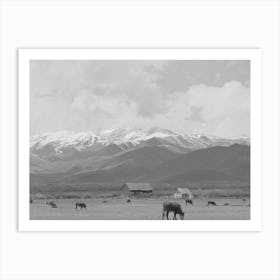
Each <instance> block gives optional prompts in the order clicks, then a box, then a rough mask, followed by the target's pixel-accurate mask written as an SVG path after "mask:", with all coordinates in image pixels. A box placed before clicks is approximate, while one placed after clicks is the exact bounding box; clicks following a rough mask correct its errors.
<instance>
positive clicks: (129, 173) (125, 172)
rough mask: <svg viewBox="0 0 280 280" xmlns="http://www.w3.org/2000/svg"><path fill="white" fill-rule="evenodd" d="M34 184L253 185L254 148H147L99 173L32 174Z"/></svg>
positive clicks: (124, 156)
mask: <svg viewBox="0 0 280 280" xmlns="http://www.w3.org/2000/svg"><path fill="white" fill-rule="evenodd" d="M31 178H32V180H31V181H33V183H34V182H35V181H37V182H41V183H43V182H50V181H52V182H64V183H69V184H83V183H92V184H94V183H122V182H124V181H135V182H137V181H145V182H146V181H149V182H157V183H159V182H162V183H170V184H182V183H184V184H185V183H186V182H203V183H205V182H207V183H211V182H246V183H249V182H250V147H249V146H247V145H240V144H234V145H231V146H229V147H220V146H217V147H210V148H205V149H200V150H197V151H193V152H189V153H185V154H182V153H177V152H174V151H171V150H169V149H168V148H166V147H143V148H139V149H137V150H133V151H129V152H126V153H124V154H120V155H117V156H115V157H113V158H112V159H111V160H109V161H104V163H103V165H101V166H99V169H98V170H95V171H88V172H84V171H81V169H79V170H77V173H72V174H71V173H68V174H67V176H66V175H65V174H61V175H59V174H56V175H52V174H49V175H47V174H31Z"/></svg>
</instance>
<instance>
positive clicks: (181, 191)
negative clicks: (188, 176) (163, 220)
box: [174, 188, 193, 199]
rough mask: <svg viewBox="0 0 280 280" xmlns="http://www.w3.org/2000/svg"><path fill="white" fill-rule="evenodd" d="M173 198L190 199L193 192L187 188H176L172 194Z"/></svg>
mask: <svg viewBox="0 0 280 280" xmlns="http://www.w3.org/2000/svg"><path fill="white" fill-rule="evenodd" d="M174 197H175V198H184V199H192V198H193V194H192V192H191V191H190V189H189V188H178V189H177V191H176V192H175V194H174Z"/></svg>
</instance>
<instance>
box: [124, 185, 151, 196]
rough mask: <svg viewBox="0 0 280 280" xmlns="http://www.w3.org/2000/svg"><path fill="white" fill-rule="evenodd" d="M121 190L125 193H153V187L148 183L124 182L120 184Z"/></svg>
mask: <svg viewBox="0 0 280 280" xmlns="http://www.w3.org/2000/svg"><path fill="white" fill-rule="evenodd" d="M121 190H122V192H123V193H125V194H126V195H130V194H133V195H135V194H152V193H153V187H152V186H151V185H150V184H148V183H125V184H124V185H123V186H122V188H121Z"/></svg>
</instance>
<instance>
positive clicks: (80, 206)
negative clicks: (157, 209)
mask: <svg viewBox="0 0 280 280" xmlns="http://www.w3.org/2000/svg"><path fill="white" fill-rule="evenodd" d="M242 201H243V202H246V199H245V198H243V199H242ZM126 202H127V203H131V199H130V198H128V199H127V200H126ZM30 203H33V199H30ZM103 203H104V201H103ZM185 203H186V205H188V204H190V205H192V206H194V203H193V200H192V199H186V200H185ZM46 205H49V206H50V207H52V208H58V207H57V204H56V203H55V202H54V201H47V202H46ZM229 205H230V204H229V203H224V204H223V206H229ZM75 206H76V207H75V208H74V209H75V210H87V206H86V204H85V203H84V202H77V203H76V204H75ZM206 206H217V203H216V202H215V201H212V200H209V201H208V202H207V204H206ZM248 206H250V204H248ZM170 212H171V213H173V220H177V215H179V217H180V219H181V220H183V219H184V216H185V213H184V212H183V210H182V207H181V204H179V203H177V202H169V201H165V202H163V207H162V220H164V218H165V217H166V219H167V220H169V213H170Z"/></svg>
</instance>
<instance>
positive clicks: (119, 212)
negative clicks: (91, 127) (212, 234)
mask: <svg viewBox="0 0 280 280" xmlns="http://www.w3.org/2000/svg"><path fill="white" fill-rule="evenodd" d="M53 200H54V201H55V203H56V204H57V206H58V208H51V207H50V206H48V205H46V199H42V198H41V199H35V200H34V202H33V203H31V204H30V219H32V220H161V215H162V203H163V202H164V201H165V200H167V198H165V197H153V198H145V199H143V198H139V199H133V198H132V201H131V203H130V204H128V203H126V200H125V199H124V198H122V197H114V196H112V197H108V198H105V199H104V198H88V199H79V198H68V199H65V198H58V199H53ZM168 200H170V201H177V202H179V203H180V204H181V205H182V208H183V211H184V212H185V220H248V219H250V207H249V206H248V204H249V199H246V202H243V201H242V199H241V198H224V197H223V198H215V199H211V200H214V201H215V202H216V203H217V207H215V206H209V207H207V206H206V205H207V201H208V198H205V197H204V198H197V199H194V206H190V205H188V206H186V205H185V202H184V200H182V199H176V200H175V199H174V198H168ZM77 201H83V202H85V203H86V205H87V210H75V203H76V202H77ZM104 201H106V202H104ZM225 203H229V206H224V204H225ZM170 217H171V218H172V217H173V216H172V214H170Z"/></svg>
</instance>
